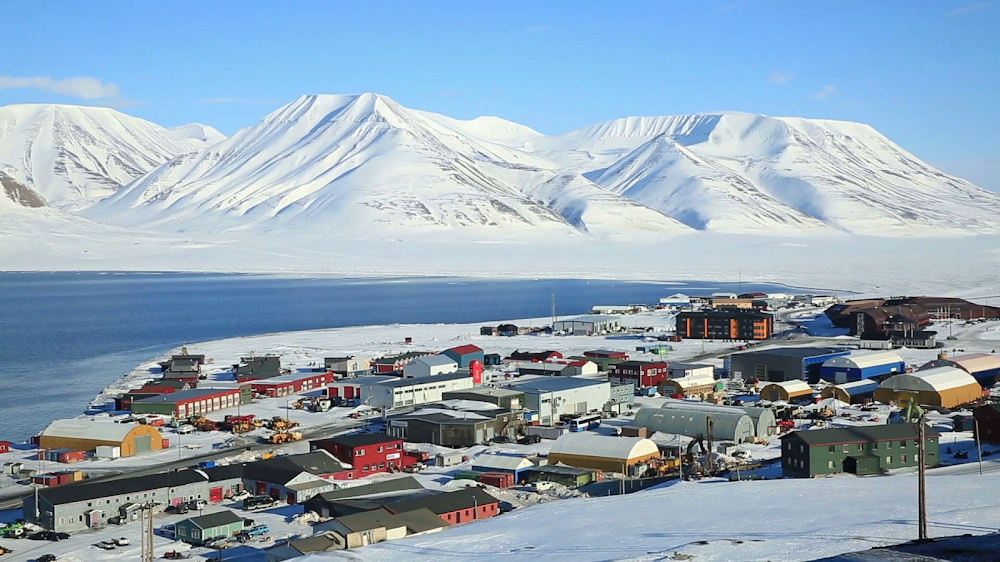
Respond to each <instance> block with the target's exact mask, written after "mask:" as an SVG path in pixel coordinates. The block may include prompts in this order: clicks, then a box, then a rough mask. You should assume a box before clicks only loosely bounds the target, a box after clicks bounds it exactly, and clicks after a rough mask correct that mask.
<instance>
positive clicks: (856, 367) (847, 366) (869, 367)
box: [820, 351, 906, 384]
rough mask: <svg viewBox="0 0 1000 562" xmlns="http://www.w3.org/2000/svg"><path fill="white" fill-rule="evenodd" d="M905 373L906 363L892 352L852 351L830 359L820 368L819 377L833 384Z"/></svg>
mask: <svg viewBox="0 0 1000 562" xmlns="http://www.w3.org/2000/svg"><path fill="white" fill-rule="evenodd" d="M905 372H906V363H905V362H904V361H903V359H902V358H901V357H900V356H899V355H898V354H897V353H895V352H893V351H854V352H851V354H850V355H840V356H837V357H831V358H830V359H827V360H826V361H824V362H823V365H822V366H821V367H820V377H821V378H822V379H823V380H825V381H829V382H832V383H835V384H841V383H845V382H849V381H859V380H862V379H875V378H879V379H881V378H884V377H887V376H892V375H895V374H898V373H905Z"/></svg>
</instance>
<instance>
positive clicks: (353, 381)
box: [326, 375, 399, 400]
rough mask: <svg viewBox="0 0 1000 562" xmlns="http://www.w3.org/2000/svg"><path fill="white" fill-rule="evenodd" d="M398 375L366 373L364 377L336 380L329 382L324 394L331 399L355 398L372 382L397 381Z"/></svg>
mask: <svg viewBox="0 0 1000 562" xmlns="http://www.w3.org/2000/svg"><path fill="white" fill-rule="evenodd" d="M398 380H399V377H397V376H394V375H368V376H365V377H355V378H350V379H341V380H336V381H333V382H332V383H330V385H329V386H328V387H327V389H326V394H327V396H329V397H330V398H331V399H334V398H342V399H344V400H355V399H360V398H361V392H362V389H364V388H366V387H368V388H369V391H370V387H371V385H373V384H376V383H380V382H384V381H398Z"/></svg>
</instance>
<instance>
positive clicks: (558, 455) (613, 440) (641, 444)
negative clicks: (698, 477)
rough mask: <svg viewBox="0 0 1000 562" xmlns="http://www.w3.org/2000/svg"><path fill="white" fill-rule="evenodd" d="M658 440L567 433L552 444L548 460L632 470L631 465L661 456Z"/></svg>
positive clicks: (616, 470)
mask: <svg viewBox="0 0 1000 562" xmlns="http://www.w3.org/2000/svg"><path fill="white" fill-rule="evenodd" d="M659 457H660V450H659V449H658V448H657V447H656V443H654V442H652V441H651V440H649V439H643V438H641V437H612V436H608V435H598V434H596V433H589V432H582V433H567V434H566V435H563V436H562V437H560V438H559V439H556V442H555V443H553V444H552V449H551V450H550V451H549V464H550V465H553V464H559V463H562V464H565V465H567V466H574V467H577V468H593V469H595V470H603V471H607V472H632V467H634V466H636V465H642V464H644V463H646V461H649V460H651V459H655V458H659Z"/></svg>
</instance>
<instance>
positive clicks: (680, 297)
mask: <svg viewBox="0 0 1000 562" xmlns="http://www.w3.org/2000/svg"><path fill="white" fill-rule="evenodd" d="M660 306H665V307H667V308H688V307H690V306H691V297H689V296H687V295H685V294H684V293H675V294H673V295H670V296H669V297H661V298H660Z"/></svg>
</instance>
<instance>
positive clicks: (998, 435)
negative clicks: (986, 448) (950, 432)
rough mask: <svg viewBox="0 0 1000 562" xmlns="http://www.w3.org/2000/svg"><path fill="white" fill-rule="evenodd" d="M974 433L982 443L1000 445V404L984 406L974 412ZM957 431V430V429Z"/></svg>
mask: <svg viewBox="0 0 1000 562" xmlns="http://www.w3.org/2000/svg"><path fill="white" fill-rule="evenodd" d="M972 418H973V420H975V424H974V426H973V432H975V433H974V435H975V437H976V438H977V439H979V440H980V441H981V442H982V443H989V444H990V445H1000V404H995V403H993V404H984V405H982V406H980V407H978V408H975V409H973V410H972ZM956 431H957V429H956Z"/></svg>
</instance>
